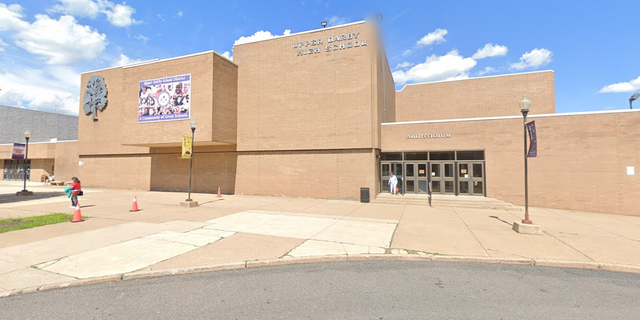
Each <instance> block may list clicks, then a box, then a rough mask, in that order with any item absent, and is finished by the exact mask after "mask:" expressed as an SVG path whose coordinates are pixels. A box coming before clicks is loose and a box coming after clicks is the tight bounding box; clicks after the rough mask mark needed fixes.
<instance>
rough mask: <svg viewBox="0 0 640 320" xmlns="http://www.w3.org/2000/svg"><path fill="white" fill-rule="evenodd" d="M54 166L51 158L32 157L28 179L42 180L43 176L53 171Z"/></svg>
mask: <svg viewBox="0 0 640 320" xmlns="http://www.w3.org/2000/svg"><path fill="white" fill-rule="evenodd" d="M54 166H55V164H54V160H53V159H32V160H31V173H30V176H29V181H34V182H38V181H40V182H44V178H45V177H48V176H49V175H51V172H53V170H54Z"/></svg>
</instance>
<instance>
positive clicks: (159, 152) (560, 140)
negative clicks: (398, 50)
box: [0, 22, 640, 215]
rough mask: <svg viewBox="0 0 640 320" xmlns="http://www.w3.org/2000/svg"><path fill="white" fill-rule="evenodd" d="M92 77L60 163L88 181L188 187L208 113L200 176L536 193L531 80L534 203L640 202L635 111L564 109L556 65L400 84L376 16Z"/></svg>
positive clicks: (629, 211)
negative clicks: (189, 153) (185, 150)
mask: <svg viewBox="0 0 640 320" xmlns="http://www.w3.org/2000/svg"><path fill="white" fill-rule="evenodd" d="M97 76H99V77H97ZM95 79H102V80H100V81H103V84H104V86H105V87H106V92H105V99H106V101H107V103H106V106H104V108H102V109H99V108H97V107H96V106H98V105H99V104H100V99H97V100H96V99H95V97H94V93H95V92H96V91H95V90H97V91H100V90H98V89H96V88H97V87H95V88H93V89H92V90H94V91H90V90H88V87H91V86H94V85H95V83H94V81H95ZM81 84H82V86H81V87H82V88H81V92H80V101H81V102H82V103H81V105H80V106H79V110H80V116H79V118H78V136H77V141H75V142H68V143H66V144H63V143H59V142H58V143H55V144H54V145H55V146H54V147H51V146H49V148H54V149H56V150H57V149H58V148H61V149H64V152H60V157H58V156H57V154H58V151H56V153H55V154H56V156H55V157H54V158H55V166H56V175H57V176H61V175H64V176H68V178H70V177H71V176H78V177H80V179H81V180H82V182H83V185H84V186H87V187H102V188H131V189H143V190H158V191H163V190H165V191H166V190H170V191H186V190H187V189H188V183H189V160H187V159H182V158H181V155H182V147H181V144H182V136H183V135H187V136H190V135H191V133H192V132H191V128H190V121H191V120H195V121H196V130H195V132H194V153H193V178H192V190H193V192H209V193H213V192H217V190H218V187H220V188H221V189H222V192H223V193H226V194H249V195H270V196H290V197H313V198H331V199H350V200H358V199H360V195H361V194H360V192H361V188H363V187H366V188H369V190H370V194H371V197H374V198H375V197H376V196H377V195H378V194H380V193H383V192H389V190H388V187H387V179H388V178H389V175H390V173H391V172H393V173H394V174H396V175H398V176H399V177H400V178H401V183H400V188H402V191H403V192H404V193H417V194H420V193H425V194H426V193H428V192H429V186H430V187H431V192H432V193H433V194H442V195H451V196H458V197H465V196H480V197H491V198H497V199H500V200H504V201H508V202H511V203H514V204H517V205H523V204H524V150H523V148H524V146H523V145H524V142H523V139H524V126H523V117H522V114H521V111H520V107H519V102H520V100H521V99H522V97H523V96H524V95H526V96H527V97H528V98H529V99H530V100H531V101H532V106H531V109H530V112H529V115H528V117H527V121H535V125H536V130H537V141H538V143H537V144H538V152H537V156H536V157H535V158H529V159H528V172H529V205H530V206H540V207H552V208H562V209H573V210H583V211H598V212H609V213H618V214H626V215H640V210H638V208H640V197H638V195H640V181H639V180H638V176H637V175H636V174H635V168H637V167H638V166H639V165H640V153H638V151H637V150H640V130H638V126H639V125H640V113H638V111H636V110H616V111H607V112H588V113H572V114H556V113H555V85H554V72H553V71H540V72H530V73H520V74H510V75H502V76H491V77H483V78H473V79H466V80H457V81H446V82H435V83H425V84H412V85H407V86H405V87H404V88H403V89H402V90H400V91H396V90H395V84H394V82H393V77H392V74H391V69H390V68H389V64H388V62H387V58H386V55H385V52H384V49H383V47H382V45H381V43H380V40H379V34H378V31H377V29H376V26H375V25H373V24H369V23H366V22H359V23H353V24H347V25H343V26H338V27H332V28H325V29H318V30H312V31H308V32H302V33H297V34H291V35H287V36H281V37H276V38H273V39H269V40H263V41H257V42H252V43H246V44H241V45H236V46H234V49H233V61H231V60H228V59H226V58H225V57H223V56H221V55H219V54H218V53H216V52H213V51H210V52H204V53H198V54H193V55H188V56H183V57H176V58H172V59H165V60H158V61H149V62H145V63H140V64H135V65H129V66H125V67H116V68H110V69H103V70H96V71H91V72H87V73H84V74H82V77H81ZM96 101H97V102H96ZM85 111H89V113H88V114H86V113H85ZM2 148H5V149H6V148H8V146H6V145H5V146H0V149H2ZM34 148H36V147H34ZM2 150H4V149H2ZM30 152H31V150H30ZM38 152H40V151H35V154H34V156H36V155H39V154H40V153H38ZM2 155H3V157H5V158H6V154H5V153H2ZM49 156H50V155H49ZM32 180H33V178H32Z"/></svg>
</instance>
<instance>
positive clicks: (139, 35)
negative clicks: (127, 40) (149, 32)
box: [133, 34, 149, 44]
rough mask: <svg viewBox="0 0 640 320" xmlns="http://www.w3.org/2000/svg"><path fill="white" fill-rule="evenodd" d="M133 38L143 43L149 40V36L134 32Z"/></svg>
mask: <svg viewBox="0 0 640 320" xmlns="http://www.w3.org/2000/svg"><path fill="white" fill-rule="evenodd" d="M133 38H134V39H138V40H140V41H142V42H143V43H145V44H146V43H147V41H149V37H146V36H143V35H141V34H136V35H134V36H133Z"/></svg>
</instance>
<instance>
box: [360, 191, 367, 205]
mask: <svg viewBox="0 0 640 320" xmlns="http://www.w3.org/2000/svg"><path fill="white" fill-rule="evenodd" d="M360 202H364V203H369V188H366V187H363V188H360Z"/></svg>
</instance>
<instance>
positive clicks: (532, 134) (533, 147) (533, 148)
mask: <svg viewBox="0 0 640 320" xmlns="http://www.w3.org/2000/svg"><path fill="white" fill-rule="evenodd" d="M526 126H527V131H528V132H529V152H527V157H529V158H534V157H536V156H537V155H538V139H537V138H536V122H535V121H531V122H529V123H527V124H526Z"/></svg>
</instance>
